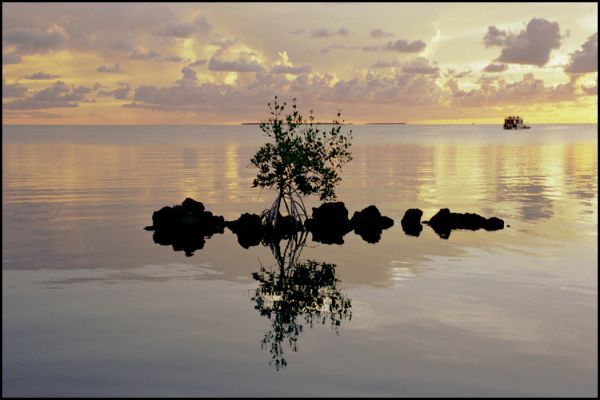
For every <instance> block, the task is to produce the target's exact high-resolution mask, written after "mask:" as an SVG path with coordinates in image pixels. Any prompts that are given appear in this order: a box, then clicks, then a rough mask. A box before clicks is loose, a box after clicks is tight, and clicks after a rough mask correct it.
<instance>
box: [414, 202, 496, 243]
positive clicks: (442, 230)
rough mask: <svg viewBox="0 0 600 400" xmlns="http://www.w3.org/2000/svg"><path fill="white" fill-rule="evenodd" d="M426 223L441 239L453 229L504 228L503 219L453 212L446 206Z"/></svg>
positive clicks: (446, 236) (493, 229)
mask: <svg viewBox="0 0 600 400" xmlns="http://www.w3.org/2000/svg"><path fill="white" fill-rule="evenodd" d="M424 223H428V224H429V226H431V228H432V229H433V230H434V231H435V232H436V233H437V234H438V235H439V236H440V237H441V238H443V239H448V238H449V237H450V232H451V231H452V230H453V229H470V230H473V231H475V230H478V229H485V230H487V231H495V230H499V229H503V228H504V221H503V220H501V219H500V218H497V217H491V218H485V217H482V216H481V215H479V214H473V213H464V214H461V213H453V212H450V210H449V209H448V208H442V209H441V210H440V211H438V212H437V214H435V215H434V216H433V217H431V219H430V220H429V222H424Z"/></svg>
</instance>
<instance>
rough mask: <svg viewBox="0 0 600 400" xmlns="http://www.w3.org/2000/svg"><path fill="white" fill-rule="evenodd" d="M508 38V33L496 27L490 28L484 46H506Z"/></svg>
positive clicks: (484, 38)
mask: <svg viewBox="0 0 600 400" xmlns="http://www.w3.org/2000/svg"><path fill="white" fill-rule="evenodd" d="M507 38H508V34H507V33H506V32H504V31H501V30H500V29H498V28H496V27H495V26H488V31H487V33H486V34H485V36H484V37H483V44H484V45H485V47H492V46H504V44H505V43H506V39H507Z"/></svg>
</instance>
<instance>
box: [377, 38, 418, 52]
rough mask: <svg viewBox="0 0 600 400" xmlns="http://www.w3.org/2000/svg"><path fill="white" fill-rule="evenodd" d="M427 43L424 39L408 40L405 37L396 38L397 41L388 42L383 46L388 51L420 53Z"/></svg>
mask: <svg viewBox="0 0 600 400" xmlns="http://www.w3.org/2000/svg"><path fill="white" fill-rule="evenodd" d="M426 46H427V45H426V44H425V42H424V41H422V40H415V41H412V42H410V41H408V40H404V39H399V40H396V41H395V42H387V43H386V44H385V46H384V47H383V50H386V51H397V52H399V53H419V52H421V51H423V50H425V47H426Z"/></svg>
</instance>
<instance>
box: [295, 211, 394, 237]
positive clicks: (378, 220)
mask: <svg viewBox="0 0 600 400" xmlns="http://www.w3.org/2000/svg"><path fill="white" fill-rule="evenodd" d="M392 225H394V221H393V220H392V219H391V218H389V217H385V216H382V215H381V213H380V212H379V210H378V209H377V207H375V206H373V205H371V206H369V207H367V208H365V209H363V210H361V211H356V212H355V213H354V215H352V219H348V209H347V208H346V205H345V204H344V203H343V202H334V203H323V204H321V205H320V206H319V207H313V213H312V218H309V219H308V220H307V221H306V223H305V226H306V229H307V230H308V231H309V232H311V233H312V236H313V240H314V241H315V242H321V243H326V244H332V243H335V244H343V243H344V239H343V238H344V235H345V234H346V233H348V232H350V231H352V230H353V231H354V233H356V234H357V235H360V237H361V238H362V239H363V240H365V241H367V242H369V243H377V242H378V241H379V240H380V239H381V232H382V231H383V229H387V228H389V227H391V226H392Z"/></svg>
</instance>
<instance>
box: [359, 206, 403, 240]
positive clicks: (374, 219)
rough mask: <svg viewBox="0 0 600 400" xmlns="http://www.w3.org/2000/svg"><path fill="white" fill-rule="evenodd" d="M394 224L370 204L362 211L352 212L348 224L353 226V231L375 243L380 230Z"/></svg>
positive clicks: (378, 238) (379, 237) (378, 237)
mask: <svg viewBox="0 0 600 400" xmlns="http://www.w3.org/2000/svg"><path fill="white" fill-rule="evenodd" d="M393 224H394V221H393V220H392V219H391V218H388V217H382V216H381V213H380V212H379V210H378V209H377V207H375V206H373V205H371V206H369V207H367V208H365V209H363V210H362V211H356V212H354V215H352V219H351V220H350V225H351V226H352V227H353V228H354V233H356V234H357V235H360V237H361V238H362V239H363V240H365V241H367V242H369V243H377V242H379V240H381V232H382V230H383V229H387V228H389V227H390V226H392V225H393Z"/></svg>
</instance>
